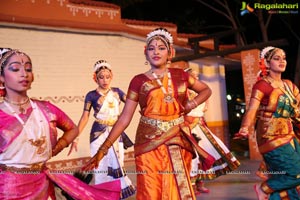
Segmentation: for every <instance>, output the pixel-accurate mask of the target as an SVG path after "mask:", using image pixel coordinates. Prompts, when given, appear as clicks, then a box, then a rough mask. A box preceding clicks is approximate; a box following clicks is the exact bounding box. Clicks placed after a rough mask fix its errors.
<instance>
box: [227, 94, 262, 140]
mask: <svg viewBox="0 0 300 200" xmlns="http://www.w3.org/2000/svg"><path fill="white" fill-rule="evenodd" d="M259 105H260V101H259V100H257V99H255V98H251V99H250V103H249V108H248V109H247V112H246V113H245V114H244V116H243V120H242V123H241V128H240V130H239V132H238V133H236V134H235V136H234V138H233V139H246V138H248V136H249V127H250V126H251V125H252V124H254V122H255V119H256V113H257V110H258V108H259Z"/></svg>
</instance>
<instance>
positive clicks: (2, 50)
mask: <svg viewBox="0 0 300 200" xmlns="http://www.w3.org/2000/svg"><path fill="white" fill-rule="evenodd" d="M11 50H12V49H11V48H0V59H1V58H2V56H3V54H4V53H6V52H8V51H11Z"/></svg>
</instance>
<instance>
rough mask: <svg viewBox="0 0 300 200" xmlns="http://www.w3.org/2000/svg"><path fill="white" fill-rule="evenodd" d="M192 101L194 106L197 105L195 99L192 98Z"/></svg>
mask: <svg viewBox="0 0 300 200" xmlns="http://www.w3.org/2000/svg"><path fill="white" fill-rule="evenodd" d="M192 102H193V103H194V106H195V108H196V107H197V106H198V103H197V101H196V100H195V99H192Z"/></svg>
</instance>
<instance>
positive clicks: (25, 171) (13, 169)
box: [0, 163, 45, 174]
mask: <svg viewBox="0 0 300 200" xmlns="http://www.w3.org/2000/svg"><path fill="white" fill-rule="evenodd" d="M44 168H45V164H44V163H35V164H32V165H30V166H28V167H21V168H18V167H13V166H7V165H4V164H0V170H1V171H10V172H14V173H19V174H30V173H35V172H41V171H42V170H43V169H44Z"/></svg>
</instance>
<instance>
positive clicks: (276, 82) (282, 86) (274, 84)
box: [267, 76, 284, 88]
mask: <svg viewBox="0 0 300 200" xmlns="http://www.w3.org/2000/svg"><path fill="white" fill-rule="evenodd" d="M267 79H268V81H269V82H270V83H271V85H273V87H274V86H276V87H277V88H284V83H283V81H282V80H280V83H279V81H276V80H275V79H273V78H272V77H270V76H268V77H267Z"/></svg>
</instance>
